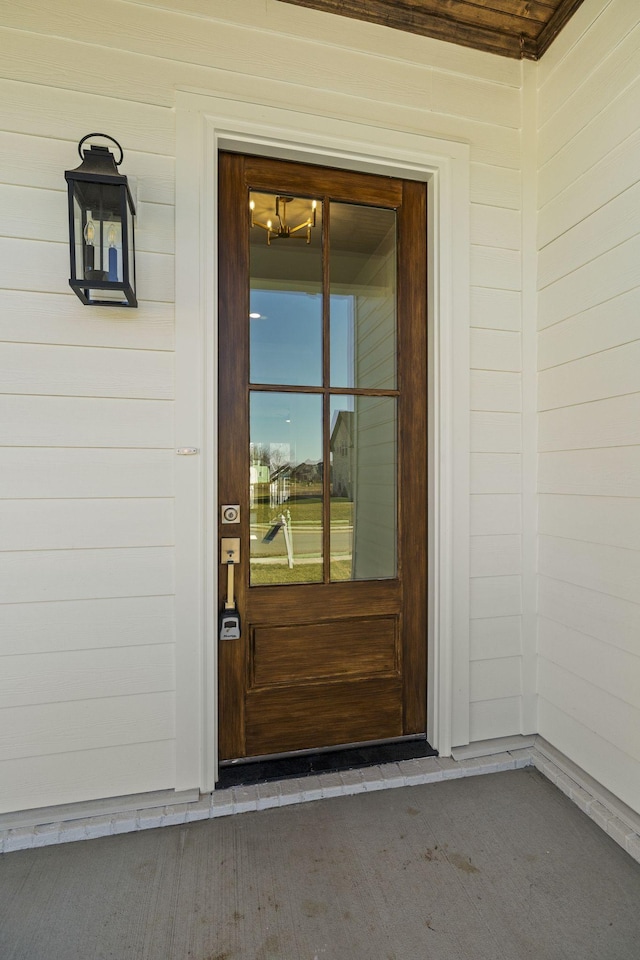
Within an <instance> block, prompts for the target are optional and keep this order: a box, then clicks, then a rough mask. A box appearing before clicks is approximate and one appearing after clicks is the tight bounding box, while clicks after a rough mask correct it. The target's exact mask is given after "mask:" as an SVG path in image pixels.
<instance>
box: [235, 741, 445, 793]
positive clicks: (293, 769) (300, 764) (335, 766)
mask: <svg viewBox="0 0 640 960" xmlns="http://www.w3.org/2000/svg"><path fill="white" fill-rule="evenodd" d="M437 756H438V751H437V750H434V749H433V747H432V746H431V744H430V743H429V742H428V741H427V739H426V738H424V737H420V738H418V739H416V740H404V741H402V742H396V743H382V744H378V745H377V746H370V747H368V746H359V747H349V748H347V749H345V750H324V751H322V752H321V753H306V754H297V755H295V756H292V757H279V758H278V759H275V760H252V761H250V762H249V763H243V762H238V763H230V764H228V765H226V766H222V767H220V774H219V778H218V782H217V783H216V789H218V790H222V789H224V788H225V787H236V786H238V785H240V784H250V783H267V782H268V781H269V780H288V779H290V778H291V777H309V776H311V775H313V774H316V773H338V772H339V771H340V770H354V769H357V768H359V767H373V766H375V765H376V764H379V763H394V762H397V761H398V760H415V759H416V758H418V757H437Z"/></svg>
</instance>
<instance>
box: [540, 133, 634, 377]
mask: <svg viewBox="0 0 640 960" xmlns="http://www.w3.org/2000/svg"><path fill="white" fill-rule="evenodd" d="M639 151H640V144H639ZM639 311H640V290H638V288H634V289H632V290H628V291H626V292H625V293H622V294H620V295H619V296H616V297H613V298H612V299H611V300H607V301H606V302H605V303H600V304H598V305H597V306H595V307H592V308H591V309H589V310H584V311H583V312H582V313H580V314H579V315H578V316H577V317H571V318H570V319H568V320H565V321H563V322H562V323H557V324H554V325H553V326H551V327H547V328H546V329H545V330H542V331H541V332H540V335H539V338H538V369H539V370H547V369H548V368H549V367H553V366H556V365H558V364H565V363H569V362H571V361H572V360H579V359H580V358H581V357H588V356H591V355H592V354H597V353H601V352H602V351H603V350H609V349H611V348H612V347H617V346H620V345H621V344H625V343H631V342H632V341H634V340H637V339H638V312H639Z"/></svg>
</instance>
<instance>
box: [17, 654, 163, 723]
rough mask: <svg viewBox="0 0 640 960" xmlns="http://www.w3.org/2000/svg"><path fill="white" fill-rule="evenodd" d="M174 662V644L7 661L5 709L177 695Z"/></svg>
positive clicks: (24, 657) (18, 658) (21, 656)
mask: <svg viewBox="0 0 640 960" xmlns="http://www.w3.org/2000/svg"><path fill="white" fill-rule="evenodd" d="M174 660H175V658H174V654H173V648H172V645H171V644H159V645H157V646H156V645H148V646H140V647H127V648H124V649H123V648H121V647H110V648H108V649H102V650H100V649H94V650H65V651H62V652H59V651H58V652H55V653H32V654H18V655H16V656H13V657H3V659H2V677H0V709H5V708H7V707H27V706H31V705H35V704H45V703H63V702H71V701H74V700H102V699H104V698H110V697H134V696H137V695H140V694H149V693H165V692H167V691H168V692H172V691H173V690H174V687H175V676H174ZM0 716H2V713H0Z"/></svg>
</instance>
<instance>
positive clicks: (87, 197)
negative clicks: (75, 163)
mask: <svg viewBox="0 0 640 960" xmlns="http://www.w3.org/2000/svg"><path fill="white" fill-rule="evenodd" d="M92 137H104V138H105V139H107V140H111V142H112V143H114V144H115V145H116V146H117V148H118V150H119V151H120V159H119V160H116V159H115V157H114V155H113V154H112V153H111V150H110V149H109V148H108V147H105V146H99V145H96V144H92V145H91V147H90V148H89V149H85V150H84V151H83V150H82V145H83V143H84V142H85V141H86V140H89V139H90V138H92ZM78 153H79V154H80V158H81V160H82V163H81V164H80V166H79V167H76V168H75V170H66V171H65V174H64V175H65V179H66V181H67V184H68V195H69V255H70V260H71V277H70V279H69V285H70V286H71V288H72V289H73V290H74V291H75V293H76V294H77V296H78V297H79V298H80V300H82V302H83V303H84V304H87V305H88V306H105V307H137V306H138V300H137V298H136V262H135V216H136V208H135V204H134V202H133V197H132V195H131V191H130V189H129V183H128V181H127V178H126V177H125V176H124V175H122V174H120V173H118V167H119V166H120V164H121V163H122V160H123V156H124V153H123V150H122V147H121V146H120V144H119V143H118V141H117V140H114V139H113V137H110V136H108V135H107V134H105V133H89V134H87V136H86V137H83V138H82V140H81V141H80V143H79V144H78Z"/></svg>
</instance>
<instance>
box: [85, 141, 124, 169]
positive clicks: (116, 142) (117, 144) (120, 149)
mask: <svg viewBox="0 0 640 960" xmlns="http://www.w3.org/2000/svg"><path fill="white" fill-rule="evenodd" d="M91 137H104V139H105V140H111V143H115V145H116V147H117V148H118V150H119V151H120V159H119V160H116V159H115V157H114V160H113V162H114V163H115V165H116V167H119V166H120V164H121V163H122V161H123V159H124V150H123V149H122V147H121V146H120V144H119V143H118V141H117V140H116V139H115V137H110V136H109V134H108V133H88V134H87V135H86V137H83V138H82V140H81V141H80V143H79V144H78V153H79V154H80V159H81V160H84V156H83V153H82V144H83V143H84V142H85V141H86V140H90V139H91Z"/></svg>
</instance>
